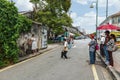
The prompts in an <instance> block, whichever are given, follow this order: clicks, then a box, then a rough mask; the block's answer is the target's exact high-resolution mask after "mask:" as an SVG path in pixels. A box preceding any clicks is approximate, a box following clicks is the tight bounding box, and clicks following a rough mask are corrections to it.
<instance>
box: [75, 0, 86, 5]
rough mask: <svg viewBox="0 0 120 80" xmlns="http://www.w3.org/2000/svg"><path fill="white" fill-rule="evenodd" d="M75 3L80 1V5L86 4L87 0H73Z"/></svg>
mask: <svg viewBox="0 0 120 80" xmlns="http://www.w3.org/2000/svg"><path fill="white" fill-rule="evenodd" d="M74 1H75V2H77V3H80V4H82V5H86V4H87V0H74Z"/></svg>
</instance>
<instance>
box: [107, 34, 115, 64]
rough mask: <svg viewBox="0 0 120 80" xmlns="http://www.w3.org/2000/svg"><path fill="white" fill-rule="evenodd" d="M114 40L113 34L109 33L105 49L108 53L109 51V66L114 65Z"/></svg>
mask: <svg viewBox="0 0 120 80" xmlns="http://www.w3.org/2000/svg"><path fill="white" fill-rule="evenodd" d="M115 42H116V37H115V35H114V34H111V35H110V40H109V41H108V43H107V46H108V47H107V50H108V53H109V65H111V66H113V65H114V63H113V56H112V51H113V47H114V45H115Z"/></svg>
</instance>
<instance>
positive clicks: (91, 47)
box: [88, 35, 96, 64]
mask: <svg viewBox="0 0 120 80" xmlns="http://www.w3.org/2000/svg"><path fill="white" fill-rule="evenodd" d="M90 39H91V41H90V42H89V44H88V45H89V56H90V64H95V46H96V42H95V39H94V36H93V35H91V36H90Z"/></svg>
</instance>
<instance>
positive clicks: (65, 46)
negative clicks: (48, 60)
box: [61, 39, 68, 59]
mask: <svg viewBox="0 0 120 80" xmlns="http://www.w3.org/2000/svg"><path fill="white" fill-rule="evenodd" d="M67 52H68V42H67V40H66V39H64V48H63V51H62V52H61V58H65V59H68V57H67Z"/></svg>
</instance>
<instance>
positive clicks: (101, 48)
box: [100, 33, 105, 57]
mask: <svg viewBox="0 0 120 80" xmlns="http://www.w3.org/2000/svg"><path fill="white" fill-rule="evenodd" d="M104 42H105V34H104V33H102V34H101V40H100V54H101V56H102V57H104V56H105V55H104V49H103V46H104Z"/></svg>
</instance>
